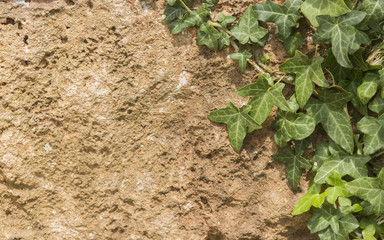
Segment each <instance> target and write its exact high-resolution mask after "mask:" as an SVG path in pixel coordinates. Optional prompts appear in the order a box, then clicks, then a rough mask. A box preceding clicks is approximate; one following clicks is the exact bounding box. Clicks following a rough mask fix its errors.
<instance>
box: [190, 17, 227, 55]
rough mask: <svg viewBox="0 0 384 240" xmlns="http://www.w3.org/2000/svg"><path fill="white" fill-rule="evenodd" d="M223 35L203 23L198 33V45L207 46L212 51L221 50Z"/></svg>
mask: <svg viewBox="0 0 384 240" xmlns="http://www.w3.org/2000/svg"><path fill="white" fill-rule="evenodd" d="M221 37H222V35H221V33H220V32H219V31H217V30H216V29H215V28H214V27H212V26H210V25H209V24H208V23H203V24H202V25H201V26H200V28H199V30H198V31H197V38H196V41H197V44H198V45H205V46H207V47H208V48H209V49H211V50H215V51H216V50H219V46H220V45H219V40H220V38H221Z"/></svg>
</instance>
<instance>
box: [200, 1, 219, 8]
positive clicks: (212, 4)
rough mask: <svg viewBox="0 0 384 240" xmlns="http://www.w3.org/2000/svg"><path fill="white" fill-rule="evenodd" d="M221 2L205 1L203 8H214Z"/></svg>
mask: <svg viewBox="0 0 384 240" xmlns="http://www.w3.org/2000/svg"><path fill="white" fill-rule="evenodd" d="M218 2H219V0H203V7H205V8H207V7H213V6H215V4H217V3H218Z"/></svg>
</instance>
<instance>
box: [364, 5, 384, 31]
mask: <svg viewBox="0 0 384 240" xmlns="http://www.w3.org/2000/svg"><path fill="white" fill-rule="evenodd" d="M383 6H384V0H364V1H363V4H362V5H361V10H362V11H364V12H366V13H367V16H366V17H365V18H364V21H363V22H362V24H368V25H377V24H378V23H379V22H381V21H382V20H383V18H384V9H383Z"/></svg>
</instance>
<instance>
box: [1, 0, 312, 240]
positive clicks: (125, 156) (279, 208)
mask: <svg viewBox="0 0 384 240" xmlns="http://www.w3.org/2000/svg"><path fill="white" fill-rule="evenodd" d="M165 2H166V1H165V0H161V1H146V2H144V1H142V2H140V1H137V0H78V1H77V0H30V1H27V2H24V1H22V0H17V1H7V0H0V173H1V174H0V239H4V240H8V239H9V240H32V239H34V240H36V239H122V240H125V239H127V240H128V239H132V240H134V239H138V240H141V239H143V240H146V239H153V240H155V239H156V240H157V239H159V240H160V239H169V240H177V239H180V240H189V239H190V240H233V239H235V240H257V239H262V240H278V239H288V240H304V239H305V240H309V239H316V238H314V237H313V236H311V235H309V232H308V230H307V229H306V224H307V221H308V218H309V217H310V216H309V215H304V216H298V217H292V216H291V215H290V212H291V210H292V209H293V206H294V205H295V203H296V202H297V201H298V199H299V198H300V197H301V195H302V194H303V192H301V191H299V193H294V192H293V191H292V190H291V189H290V187H289V185H288V182H287V180H286V175H285V172H284V165H283V164H281V163H278V162H276V161H274V160H273V159H272V157H271V156H272V155H273V154H275V153H276V152H278V151H279V149H278V147H277V146H276V144H275V143H274V142H273V130H272V128H271V123H272V120H273V116H270V118H269V119H268V121H267V122H266V123H265V124H264V126H263V127H264V128H263V130H259V131H256V132H255V133H253V134H251V135H250V136H249V137H247V139H246V144H245V146H244V149H243V150H242V152H241V153H240V154H236V153H235V152H234V151H233V150H232V149H231V147H230V144H229V141H228V139H227V132H226V129H225V126H223V125H219V124H213V123H212V122H210V121H209V120H208V119H207V115H208V114H209V112H210V111H212V110H214V109H218V108H222V107H224V106H225V102H226V101H227V100H232V101H234V102H235V103H236V104H238V105H240V104H241V103H244V102H245V101H246V99H244V98H241V97H238V96H236V94H235V90H236V89H237V88H239V87H242V86H244V85H245V84H247V83H250V82H251V79H252V77H253V76H254V75H255V72H254V71H253V70H252V69H251V68H249V70H248V71H247V74H245V75H241V74H240V73H239V71H238V68H237V66H236V63H235V62H234V61H233V60H231V59H229V58H228V55H229V54H230V53H231V49H225V50H224V51H220V52H217V53H215V52H211V51H209V50H208V49H206V48H205V47H199V46H197V45H196V43H195V37H196V36H195V34H196V31H195V30H194V29H191V30H188V31H185V32H183V33H182V34H180V35H177V36H173V35H171V34H170V32H169V30H168V26H166V25H164V24H162V23H161V20H162V17H163V16H162V12H163V10H164V8H165V6H166V3H165ZM250 2H252V1H229V0H225V1H220V4H219V5H218V6H217V8H216V12H217V13H218V12H223V11H224V12H227V13H229V14H234V15H236V16H238V15H239V14H240V13H241V12H242V11H243V10H244V9H245V8H246V7H247V6H248V4H249V3H250ZM265 51H267V52H269V53H270V55H271V57H272V65H271V66H272V67H276V66H275V64H277V63H281V62H282V61H284V59H286V58H287V56H286V55H285V51H284V50H282V44H281V43H280V42H278V41H277V40H276V39H275V38H273V39H272V42H271V43H269V44H268V45H267V47H266V48H265ZM307 185H308V184H307V182H306V180H305V179H303V181H302V183H301V189H302V190H303V191H305V189H306V188H307Z"/></svg>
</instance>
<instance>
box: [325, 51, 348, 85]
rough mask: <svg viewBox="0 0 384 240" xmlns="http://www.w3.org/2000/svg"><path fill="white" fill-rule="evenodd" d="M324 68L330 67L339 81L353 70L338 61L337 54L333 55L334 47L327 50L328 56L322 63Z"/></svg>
mask: <svg viewBox="0 0 384 240" xmlns="http://www.w3.org/2000/svg"><path fill="white" fill-rule="evenodd" d="M322 66H323V68H326V69H328V70H329V71H330V72H331V73H332V75H333V77H334V78H335V80H336V82H337V83H339V82H340V81H341V80H345V79H346V77H347V76H348V74H349V73H350V72H351V69H350V68H344V67H342V66H340V64H339V63H338V62H337V60H336V57H335V55H333V52H332V48H329V49H328V50H327V58H326V59H325V61H324V62H323V64H322Z"/></svg>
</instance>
